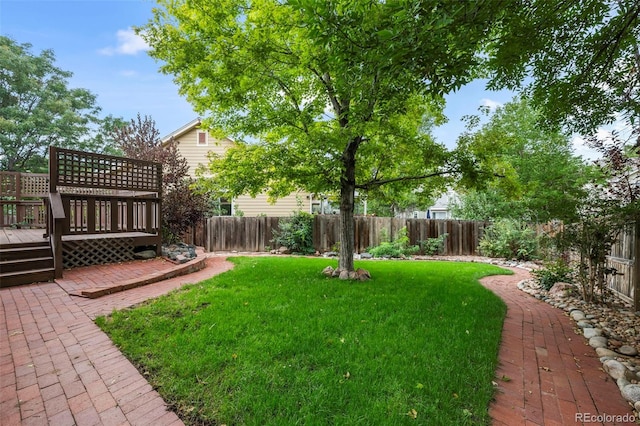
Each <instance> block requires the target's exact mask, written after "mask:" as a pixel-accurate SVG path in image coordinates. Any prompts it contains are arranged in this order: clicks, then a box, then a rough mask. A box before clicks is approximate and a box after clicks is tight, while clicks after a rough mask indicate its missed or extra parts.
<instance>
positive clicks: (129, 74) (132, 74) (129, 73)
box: [119, 70, 138, 77]
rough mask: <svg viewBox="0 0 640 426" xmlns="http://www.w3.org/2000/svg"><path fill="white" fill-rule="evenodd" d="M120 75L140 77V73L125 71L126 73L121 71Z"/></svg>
mask: <svg viewBox="0 0 640 426" xmlns="http://www.w3.org/2000/svg"><path fill="white" fill-rule="evenodd" d="M119 74H120V75H121V76H123V77H135V76H137V75H138V72H137V71H133V70H124V71H120V73H119Z"/></svg>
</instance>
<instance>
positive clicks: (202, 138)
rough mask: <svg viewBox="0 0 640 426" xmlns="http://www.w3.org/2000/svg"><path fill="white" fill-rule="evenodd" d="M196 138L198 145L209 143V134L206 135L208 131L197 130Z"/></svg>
mask: <svg viewBox="0 0 640 426" xmlns="http://www.w3.org/2000/svg"><path fill="white" fill-rule="evenodd" d="M197 140H198V146H207V145H209V135H208V133H207V132H202V131H200V130H198V133H197Z"/></svg>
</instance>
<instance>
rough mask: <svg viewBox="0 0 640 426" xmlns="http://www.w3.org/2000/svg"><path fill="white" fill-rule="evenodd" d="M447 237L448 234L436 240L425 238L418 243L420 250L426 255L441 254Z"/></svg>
mask: <svg viewBox="0 0 640 426" xmlns="http://www.w3.org/2000/svg"><path fill="white" fill-rule="evenodd" d="M447 236H449V234H442V235H440V236H438V237H436V238H427V239H426V240H422V241H420V242H419V244H420V250H421V251H422V253H424V254H428V255H434V254H442V253H443V252H444V240H446V239H447Z"/></svg>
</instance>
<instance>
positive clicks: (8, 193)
mask: <svg viewBox="0 0 640 426" xmlns="http://www.w3.org/2000/svg"><path fill="white" fill-rule="evenodd" d="M48 192H49V176H48V175H47V174H41V173H19V172H4V171H0V196H1V197H4V198H5V199H7V198H10V199H18V200H21V199H23V198H38V197H44V196H46V195H47V193H48Z"/></svg>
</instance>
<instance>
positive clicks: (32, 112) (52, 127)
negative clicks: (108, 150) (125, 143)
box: [0, 36, 104, 172]
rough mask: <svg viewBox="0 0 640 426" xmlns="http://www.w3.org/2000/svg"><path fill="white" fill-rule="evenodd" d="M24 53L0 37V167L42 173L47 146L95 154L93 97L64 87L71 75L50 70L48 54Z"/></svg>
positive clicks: (96, 121) (25, 50) (97, 144)
mask: <svg viewBox="0 0 640 426" xmlns="http://www.w3.org/2000/svg"><path fill="white" fill-rule="evenodd" d="M30 50H31V45H30V44H28V43H24V44H20V43H17V42H16V41H14V40H12V39H11V38H9V37H5V36H0V168H1V169H2V170H8V171H25V172H43V171H46V170H47V160H46V156H47V152H48V150H47V149H48V147H49V145H55V146H59V147H64V148H73V149H80V150H85V151H93V152H98V151H101V150H102V148H104V146H100V140H98V139H95V138H94V137H93V136H92V131H95V129H96V128H97V127H99V126H100V119H99V118H98V115H97V114H98V112H99V110H100V109H99V108H98V106H97V105H96V97H95V95H93V94H92V93H90V92H89V91H88V90H85V89H72V88H69V87H68V79H69V78H70V77H71V75H72V74H71V73H70V72H68V71H63V70H61V69H60V68H57V67H56V66H55V64H54V63H55V57H54V54H53V51H51V50H44V51H42V52H41V53H40V55H37V56H36V55H34V54H33V53H32V52H31V51H30Z"/></svg>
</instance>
